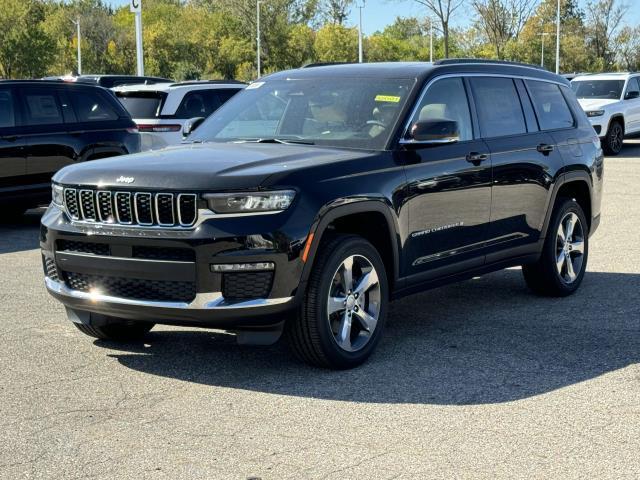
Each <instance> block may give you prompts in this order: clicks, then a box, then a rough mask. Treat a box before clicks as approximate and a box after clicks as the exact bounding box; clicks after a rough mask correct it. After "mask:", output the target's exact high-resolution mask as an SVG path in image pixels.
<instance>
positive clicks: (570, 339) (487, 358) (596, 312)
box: [95, 269, 640, 405]
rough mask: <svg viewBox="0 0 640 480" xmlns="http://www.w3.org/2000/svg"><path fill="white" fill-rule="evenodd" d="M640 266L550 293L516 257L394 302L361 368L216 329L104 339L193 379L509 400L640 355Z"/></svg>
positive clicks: (124, 358) (387, 397)
mask: <svg viewBox="0 0 640 480" xmlns="http://www.w3.org/2000/svg"><path fill="white" fill-rule="evenodd" d="M638 291H640V275H638V274H623V273H599V272H589V273H588V274H587V276H586V277H585V281H584V284H583V286H582V288H581V290H580V291H579V292H578V293H577V294H575V295H573V296H572V297H568V298H564V299H549V298H540V297H536V296H534V295H532V294H531V293H529V291H528V290H527V289H526V287H525V285H524V281H523V280H522V278H521V274H520V272H519V271H518V270H517V269H511V270H506V271H502V272H498V273H495V274H491V275H488V276H486V277H483V278H481V279H477V280H470V281H467V282H464V283H460V284H457V285H451V286H448V287H444V288H440V289H438V290H433V291H430V292H426V293H423V294H419V295H415V296H412V297H409V298H406V299H403V300H401V301H398V302H395V303H394V304H393V305H392V308H391V309H390V317H389V319H388V322H387V329H386V331H385V335H384V338H383V339H382V342H381V343H380V344H379V346H378V349H377V351H376V352H375V353H374V355H373V356H372V357H371V358H370V359H369V362H368V363H366V364H365V365H363V366H361V367H360V368H357V369H354V370H351V371H343V372H332V371H325V370H320V369H315V368H311V367H307V366H305V365H303V364H301V363H299V362H297V361H295V360H294V359H293V358H292V356H291V354H290V353H289V352H288V351H287V348H286V347H285V346H284V343H283V342H280V343H279V344H278V345H275V346H273V347H264V348H247V347H244V348H243V347H239V346H237V345H236V344H235V341H234V337H233V336H232V335H228V334H223V333H213V332H210V331H206V330H204V331H203V330H178V331H176V330H171V331H158V332H152V333H151V334H149V336H148V338H147V339H146V340H145V344H144V345H142V344H138V345H134V344H128V345H116V344H113V343H111V342H104V341H96V342H95V343H96V345H99V346H101V347H104V348H105V349H110V350H111V351H110V353H109V355H110V356H113V357H115V358H117V359H118V361H119V362H120V363H121V364H122V365H124V366H126V367H128V368H131V369H134V370H137V371H140V372H144V373H148V374H151V375H159V376H164V377H169V378H175V379H179V380H183V381H186V382H195V383H199V384H205V385H215V386H222V387H228V388H237V389H243V390H247V391H257V392H266V393H273V394H279V395H292V396H299V397H309V398H318V399H331V400H340V401H354V402H373V403H431V404H447V405H466V404H485V403H499V402H508V401H512V400H518V399H522V398H527V397H530V396H534V395H540V394H543V393H546V392H550V391H552V390H556V389H558V388H563V387H567V386H570V385H573V384H575V383H578V382H582V381H585V380H589V379H592V378H594V377H597V376H599V375H602V374H605V373H607V372H612V371H615V370H617V369H620V368H624V367H626V366H628V365H630V364H632V363H635V362H638V361H640V302H638V301H630V300H631V299H635V298H636V295H637V292H638Z"/></svg>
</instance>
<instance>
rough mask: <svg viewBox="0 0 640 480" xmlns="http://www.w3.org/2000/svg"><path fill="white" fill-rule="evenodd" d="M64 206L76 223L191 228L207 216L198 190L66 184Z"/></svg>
mask: <svg viewBox="0 0 640 480" xmlns="http://www.w3.org/2000/svg"><path fill="white" fill-rule="evenodd" d="M63 192H64V193H63V195H64V206H63V210H64V211H65V212H66V214H67V215H68V217H69V218H70V219H71V220H72V221H73V222H74V223H78V224H85V225H101V224H102V225H105V226H114V227H115V226H122V227H129V228H167V229H178V230H180V229H192V228H195V227H196V226H197V225H199V224H200V223H202V221H204V220H206V219H207V218H210V217H213V216H214V214H213V212H211V211H210V210H207V209H200V208H198V207H199V203H200V202H199V197H198V194H197V193H170V192H158V193H156V192H137V191H125V190H117V191H116V190H113V191H110V190H102V189H100V190H98V189H92V188H82V189H79V188H74V187H68V188H67V187H65V188H64V191H63Z"/></svg>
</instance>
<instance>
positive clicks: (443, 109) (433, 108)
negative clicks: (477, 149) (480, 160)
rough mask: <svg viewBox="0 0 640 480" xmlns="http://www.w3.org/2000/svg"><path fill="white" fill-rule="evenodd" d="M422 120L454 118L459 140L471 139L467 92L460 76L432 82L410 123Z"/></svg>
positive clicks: (471, 130)
mask: <svg viewBox="0 0 640 480" xmlns="http://www.w3.org/2000/svg"><path fill="white" fill-rule="evenodd" d="M424 120H454V121H455V122H456V123H457V124H458V131H459V132H460V141H465V140H472V139H473V127H472V124H471V113H470V112H469V102H468V101H467V93H466V91H465V88H464V84H463V81H462V79H461V78H445V79H442V80H437V81H436V82H435V83H434V84H432V85H431V86H430V87H429V89H428V90H427V92H426V93H425V95H424V97H422V99H421V101H420V104H419V105H418V108H417V110H416V113H415V115H414V118H412V119H411V123H412V124H413V123H415V122H418V121H424Z"/></svg>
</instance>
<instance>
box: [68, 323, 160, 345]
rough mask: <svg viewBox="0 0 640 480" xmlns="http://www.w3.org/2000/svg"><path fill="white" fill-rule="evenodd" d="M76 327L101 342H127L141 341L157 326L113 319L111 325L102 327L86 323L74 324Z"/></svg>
mask: <svg viewBox="0 0 640 480" xmlns="http://www.w3.org/2000/svg"><path fill="white" fill-rule="evenodd" d="M74 325H75V326H76V328H77V329H78V330H80V331H81V332H82V333H84V334H85V335H88V336H90V337H94V338H99V339H101V340H113V341H120V342H127V341H132V340H139V339H141V338H142V337H143V336H144V335H146V334H147V333H149V330H151V329H152V328H153V327H154V325H155V324H153V323H146V322H133V321H127V320H115V319H113V320H112V321H111V322H110V323H107V324H106V325H100V326H97V325H86V324H84V323H74Z"/></svg>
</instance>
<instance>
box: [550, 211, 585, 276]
mask: <svg viewBox="0 0 640 480" xmlns="http://www.w3.org/2000/svg"><path fill="white" fill-rule="evenodd" d="M583 263H584V228H583V226H582V222H581V221H580V217H578V215H576V214H575V213H573V212H568V213H567V214H566V215H565V216H564V217H563V218H562V220H561V221H560V225H559V226H558V233H557V237H556V268H557V270H558V274H559V275H560V277H561V278H562V280H564V282H566V283H573V282H575V281H576V279H577V278H578V276H579V275H580V273H581V271H582V265H583Z"/></svg>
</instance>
